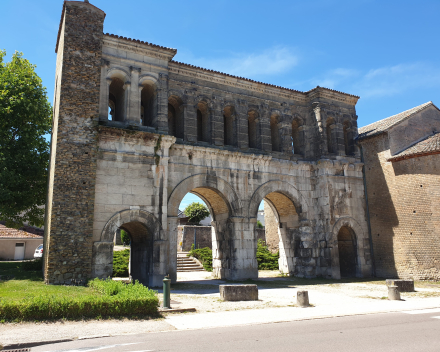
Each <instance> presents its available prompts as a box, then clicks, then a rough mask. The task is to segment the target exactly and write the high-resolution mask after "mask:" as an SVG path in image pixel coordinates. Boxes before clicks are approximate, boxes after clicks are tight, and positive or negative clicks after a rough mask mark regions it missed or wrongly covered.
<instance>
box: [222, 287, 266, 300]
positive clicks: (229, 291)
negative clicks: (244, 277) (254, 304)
mask: <svg viewBox="0 0 440 352" xmlns="http://www.w3.org/2000/svg"><path fill="white" fill-rule="evenodd" d="M220 298H221V299H222V300H223V301H258V288H257V285H220Z"/></svg>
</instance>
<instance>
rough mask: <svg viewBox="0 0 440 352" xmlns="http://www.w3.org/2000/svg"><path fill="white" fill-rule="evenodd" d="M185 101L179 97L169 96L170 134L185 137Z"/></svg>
mask: <svg viewBox="0 0 440 352" xmlns="http://www.w3.org/2000/svg"><path fill="white" fill-rule="evenodd" d="M182 107H183V102H182V100H181V99H180V98H179V97H176V96H171V97H169V98H168V134H170V135H171V136H174V137H176V138H181V139H183V135H184V133H183V132H184V125H183V108H182Z"/></svg>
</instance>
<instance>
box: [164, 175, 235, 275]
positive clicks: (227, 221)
mask: <svg viewBox="0 0 440 352" xmlns="http://www.w3.org/2000/svg"><path fill="white" fill-rule="evenodd" d="M188 193H191V194H193V195H196V196H197V197H199V198H201V199H202V200H203V202H204V203H205V204H206V205H207V207H208V210H209V212H210V216H211V219H212V221H211V242H212V268H213V271H212V276H213V277H214V278H220V279H236V278H237V275H239V274H240V273H238V274H237V270H234V258H235V257H234V255H235V252H234V251H233V249H232V248H233V247H234V244H235V243H236V242H237V241H234V226H235V222H234V218H233V217H232V216H233V215H232V214H238V213H239V212H240V210H239V209H240V202H239V200H238V197H237V195H236V193H235V191H234V189H233V188H232V187H231V186H230V185H229V184H228V183H227V182H226V181H224V180H223V179H221V178H218V177H216V176H211V175H206V174H198V175H194V176H191V177H188V178H186V179H185V180H183V181H182V182H180V183H179V184H178V185H177V186H176V187H175V188H174V190H173V191H172V192H171V194H170V197H169V199H168V224H169V225H168V231H169V238H170V240H171V241H173V242H174V241H175V243H176V249H175V253H176V255H177V253H178V248H177V247H178V246H179V245H180V242H184V241H182V240H178V234H177V232H178V222H179V217H178V216H179V206H180V207H181V208H183V207H182V206H181V202H182V199H183V198H184V196H185V195H186V194H188ZM181 210H183V209H181ZM240 224H241V223H240ZM193 236H194V233H191V236H190V239H189V240H190V241H192V240H193ZM196 236H197V233H196ZM196 246H197V239H196ZM240 259H241V260H242V258H240ZM176 266H177V264H176ZM171 277H172V278H173V277H174V279H173V280H175V277H176V276H171Z"/></svg>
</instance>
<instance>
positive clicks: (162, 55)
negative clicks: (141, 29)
mask: <svg viewBox="0 0 440 352" xmlns="http://www.w3.org/2000/svg"><path fill="white" fill-rule="evenodd" d="M104 47H108V48H112V49H118V50H124V51H128V52H133V53H137V54H141V55H145V56H149V57H154V58H157V59H160V60H165V61H170V60H171V59H172V58H173V57H174V55H176V52H177V50H176V49H170V48H165V47H162V46H159V45H154V44H150V43H145V42H141V41H137V40H130V39H126V38H123V37H118V36H113V35H109V34H105V35H104V37H103V48H104Z"/></svg>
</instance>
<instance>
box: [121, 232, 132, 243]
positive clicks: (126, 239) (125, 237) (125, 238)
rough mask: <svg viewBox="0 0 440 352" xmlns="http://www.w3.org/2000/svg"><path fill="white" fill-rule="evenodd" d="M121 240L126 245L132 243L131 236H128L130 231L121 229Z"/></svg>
mask: <svg viewBox="0 0 440 352" xmlns="http://www.w3.org/2000/svg"><path fill="white" fill-rule="evenodd" d="M121 241H122V243H123V244H124V246H128V245H129V244H130V236H128V233H127V232H125V231H124V230H122V229H121Z"/></svg>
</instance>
